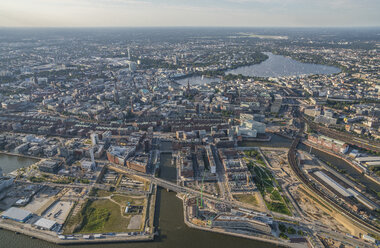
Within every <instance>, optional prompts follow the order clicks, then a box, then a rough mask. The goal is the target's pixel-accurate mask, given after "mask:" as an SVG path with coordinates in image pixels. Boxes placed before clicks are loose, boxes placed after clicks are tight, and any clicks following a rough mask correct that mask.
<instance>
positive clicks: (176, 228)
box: [0, 154, 276, 248]
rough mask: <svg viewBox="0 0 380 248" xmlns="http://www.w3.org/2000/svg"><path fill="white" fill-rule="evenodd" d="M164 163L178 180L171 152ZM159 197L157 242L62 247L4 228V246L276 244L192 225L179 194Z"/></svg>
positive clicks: (14, 163)
mask: <svg viewBox="0 0 380 248" xmlns="http://www.w3.org/2000/svg"><path fill="white" fill-rule="evenodd" d="M0 161H7V168H8V169H7V171H12V170H15V169H17V168H21V167H24V166H27V165H29V164H32V163H34V162H35V160H32V159H28V158H22V159H15V158H14V157H13V156H8V155H1V156H0ZM161 162H162V163H164V168H165V169H163V170H162V171H161V173H160V174H161V176H162V177H164V178H168V179H170V180H172V181H173V180H174V181H175V178H176V177H175V174H173V173H175V168H173V167H172V166H171V154H165V155H164V158H163V160H162V161H161ZM3 166H4V165H3ZM173 169H174V171H173ZM157 199H158V200H157V204H156V213H157V214H156V216H155V226H158V230H159V233H160V236H159V237H157V238H156V239H155V241H153V242H138V243H128V244H126V243H119V244H93V245H80V246H79V245H72V246H71V245H70V246H60V245H55V244H51V243H48V242H45V241H41V240H38V239H31V238H30V237H28V236H25V235H21V234H15V233H14V232H10V231H7V230H0V244H1V245H0V246H1V247H3V246H5V245H6V246H7V247H11V248H25V247H38V248H58V247H70V248H91V247H93V248H95V247H99V248H100V247H102V248H103V247H105V248H121V247H126V248H178V247H182V248H193V247H197V248H203V247H204V248H214V247H215V248H224V247H234V246H239V247H256V248H261V247H262V248H267V247H268V248H269V247H276V246H275V245H272V244H269V243H264V242H259V241H254V240H249V239H244V238H238V237H233V236H229V235H223V234H219V233H213V232H206V231H201V230H197V229H192V228H189V227H187V226H186V225H185V223H184V221H183V208H182V201H181V200H180V199H178V198H177V197H176V193H173V192H167V191H166V190H164V189H160V190H159V191H158V195H157Z"/></svg>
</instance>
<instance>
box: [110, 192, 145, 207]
mask: <svg viewBox="0 0 380 248" xmlns="http://www.w3.org/2000/svg"><path fill="white" fill-rule="evenodd" d="M111 198H112V200H114V201H115V202H117V203H119V204H121V205H123V206H126V205H127V203H128V202H129V203H130V204H132V205H143V204H144V198H133V197H130V196H126V195H120V194H117V195H113V196H111Z"/></svg>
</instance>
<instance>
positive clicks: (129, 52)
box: [128, 47, 131, 60]
mask: <svg viewBox="0 0 380 248" xmlns="http://www.w3.org/2000/svg"><path fill="white" fill-rule="evenodd" d="M128 60H131V51H130V50H129V47H128Z"/></svg>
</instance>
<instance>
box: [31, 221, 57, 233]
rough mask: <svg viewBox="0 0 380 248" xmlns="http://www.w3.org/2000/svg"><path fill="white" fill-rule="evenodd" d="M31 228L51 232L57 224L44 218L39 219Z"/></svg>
mask: <svg viewBox="0 0 380 248" xmlns="http://www.w3.org/2000/svg"><path fill="white" fill-rule="evenodd" d="M33 226H35V227H37V228H39V229H43V230H48V231H51V230H52V229H54V228H55V227H56V226H57V222H55V221H53V220H48V219H45V218H40V219H39V220H37V221H36V222H35V223H34V224H33Z"/></svg>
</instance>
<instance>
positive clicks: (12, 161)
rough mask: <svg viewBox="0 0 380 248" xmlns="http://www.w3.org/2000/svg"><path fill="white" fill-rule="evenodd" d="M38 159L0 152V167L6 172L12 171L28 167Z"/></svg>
mask: <svg viewBox="0 0 380 248" xmlns="http://www.w3.org/2000/svg"><path fill="white" fill-rule="evenodd" d="M37 161H38V160H37V159H32V158H24V157H19V156H11V155H7V154H0V167H1V168H2V169H3V172H4V174H7V173H10V172H12V171H14V170H16V169H19V168H22V167H27V166H29V165H32V164H34V163H36V162H37Z"/></svg>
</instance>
